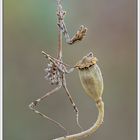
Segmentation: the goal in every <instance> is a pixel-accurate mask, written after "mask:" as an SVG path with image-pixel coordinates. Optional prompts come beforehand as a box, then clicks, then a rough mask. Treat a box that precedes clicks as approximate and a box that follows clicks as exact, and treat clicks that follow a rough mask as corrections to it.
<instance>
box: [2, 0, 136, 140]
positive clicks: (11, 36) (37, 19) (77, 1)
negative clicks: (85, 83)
mask: <svg viewBox="0 0 140 140" xmlns="http://www.w3.org/2000/svg"><path fill="white" fill-rule="evenodd" d="M3 2H4V16H3V17H4V19H3V20H4V23H3V25H4V29H3V31H4V93H3V99H4V100H3V101H4V103H3V104H4V116H3V119H4V124H3V126H4V140H51V139H52V138H56V137H59V136H63V135H65V133H64V131H63V130H61V129H60V128H58V127H57V126H56V125H54V124H52V123H51V122H49V121H48V120H45V119H44V118H41V117H40V116H39V115H36V114H34V113H33V112H32V111H31V110H29V108H28V104H29V103H30V102H32V101H34V100H35V99H37V98H38V97H40V96H42V95H44V94H45V93H46V92H47V91H50V90H51V89H53V88H54V86H51V85H50V84H49V82H48V81H46V80H45V79H44V76H45V72H44V69H45V67H46V66H47V62H48V61H47V60H46V59H45V58H44V56H43V55H42V54H41V51H42V50H44V51H46V52H47V53H49V54H51V55H52V56H56V54H57V44H58V42H57V40H58V39H57V35H58V32H57V31H58V30H57V26H56V1H55V0H53V1H52V0H22V1H20V0H4V1H3ZM63 9H64V10H66V11H67V15H66V17H65V22H66V24H67V28H68V31H69V33H70V35H71V36H72V35H73V34H74V33H75V32H76V31H77V29H78V28H79V26H80V25H81V24H83V25H85V26H87V27H88V32H87V36H86V37H85V39H84V40H83V41H82V42H78V43H76V44H75V45H73V46H69V45H67V44H66V43H65V41H64V39H63V60H64V62H65V63H68V64H69V65H72V66H73V65H74V64H75V63H76V62H77V61H79V60H80V59H81V58H82V57H83V56H84V55H86V54H87V53H88V52H90V51H92V52H93V53H94V55H95V56H96V57H97V58H98V60H99V61H98V65H99V66H100V68H101V71H102V74H103V78H104V93H103V100H104V103H105V119H104V123H103V125H102V126H101V127H100V128H99V129H98V130H97V132H96V133H95V134H94V135H92V136H91V137H89V138H87V140H93V139H95V140H136V124H137V122H136V116H137V115H136V101H137V100H136V96H137V94H136V0H104V1H103V0H102V1H100V0H69V1H68V0H63ZM67 85H68V88H69V90H70V93H71V95H72V97H73V98H74V101H75V103H76V105H77V107H78V108H79V111H80V122H81V125H82V126H83V128H84V129H87V128H89V127H90V126H91V125H93V124H94V122H95V121H96V118H97V115H98V112H97V109H96V106H95V103H94V102H93V101H92V100H91V99H90V98H89V97H87V96H86V95H85V94H84V90H83V88H82V86H81V83H80V80H79V77H78V72H77V70H75V71H74V72H73V73H71V74H69V75H67ZM38 109H39V110H41V111H42V112H44V113H46V114H47V115H49V116H50V117H52V118H53V119H55V120H57V121H59V122H61V123H62V124H63V125H64V126H65V127H66V128H67V129H68V130H69V132H70V133H71V134H72V133H75V132H79V131H80V130H79V129H78V127H77V126H76V118H75V112H74V111H73V108H72V106H71V104H70V102H69V99H68V98H67V95H66V94H65V92H64V90H63V89H61V90H60V91H59V92H57V93H55V94H54V95H52V96H50V97H49V98H48V99H46V100H45V101H44V102H42V103H41V104H40V106H39V107H38Z"/></svg>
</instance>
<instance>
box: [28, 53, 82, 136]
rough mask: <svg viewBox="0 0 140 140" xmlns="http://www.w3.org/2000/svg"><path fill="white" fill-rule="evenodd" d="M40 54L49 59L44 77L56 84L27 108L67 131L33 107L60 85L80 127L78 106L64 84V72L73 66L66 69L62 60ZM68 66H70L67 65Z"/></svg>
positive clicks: (71, 69)
mask: <svg viewBox="0 0 140 140" xmlns="http://www.w3.org/2000/svg"><path fill="white" fill-rule="evenodd" d="M42 54H43V55H44V56H45V57H46V58H47V59H48V60H49V63H48V67H47V68H46V69H45V71H46V76H45V78H46V79H47V80H49V81H50V83H51V84H53V85H56V86H57V87H56V88H55V89H53V90H52V91H50V92H48V93H46V94H45V95H44V96H42V97H40V98H38V99H37V100H35V101H33V102H32V103H31V104H30V105H29V108H30V109H31V110H33V111H34V112H35V113H37V114H39V115H41V116H42V117H44V118H47V119H48V120H50V121H52V122H53V123H55V124H56V125H58V126H59V127H61V128H62V129H63V130H65V131H66V132H67V130H66V129H65V127H64V126H63V125H62V124H60V123H58V122H57V121H55V120H53V119H51V118H50V117H48V116H46V115H45V114H43V113H41V112H39V111H38V110H36V109H35V107H36V106H37V105H38V104H39V103H40V102H41V101H42V100H44V99H46V98H47V97H48V96H49V95H51V94H53V93H55V92H56V91H58V90H59V89H60V88H61V87H63V88H64V90H65V91H66V94H67V96H68V97H69V100H70V102H71V104H72V106H73V108H74V111H75V112H76V120H77V125H78V126H79V128H80V129H82V127H81V125H80V124H79V119H78V117H79V111H78V108H77V107H76V105H75V103H74V101H73V99H72V97H71V95H70V92H69V90H68V88H67V85H66V78H65V74H68V73H70V72H72V71H73V70H74V68H70V69H69V70H67V68H66V66H67V67H68V66H69V65H67V64H64V63H63V62H62V61H60V60H58V59H56V58H54V57H52V56H50V55H49V54H47V53H45V52H44V51H42ZM69 67H70V66H69ZM67 133H68V132H67Z"/></svg>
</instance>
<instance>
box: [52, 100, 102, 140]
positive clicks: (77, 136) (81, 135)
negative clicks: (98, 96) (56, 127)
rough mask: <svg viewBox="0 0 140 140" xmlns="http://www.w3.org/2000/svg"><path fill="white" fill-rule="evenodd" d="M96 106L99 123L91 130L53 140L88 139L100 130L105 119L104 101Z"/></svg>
mask: <svg viewBox="0 0 140 140" xmlns="http://www.w3.org/2000/svg"><path fill="white" fill-rule="evenodd" d="M96 106H97V108H98V111H99V114H98V118H97V121H96V122H95V124H94V125H93V126H92V127H91V128H89V129H87V130H85V131H82V132H81V133H77V134H73V135H68V136H64V137H60V138H56V139H53V140H79V139H83V138H85V137H88V136H90V135H91V134H92V133H94V132H95V131H96V130H97V129H98V127H99V126H100V125H101V124H102V123H103V119H104V103H103V101H102V100H100V101H99V102H98V103H96Z"/></svg>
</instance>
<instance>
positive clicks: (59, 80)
mask: <svg viewBox="0 0 140 140" xmlns="http://www.w3.org/2000/svg"><path fill="white" fill-rule="evenodd" d="M56 1H57V13H56V15H57V26H58V53H57V57H56V58H55V57H52V56H51V55H49V54H47V53H46V52H44V51H42V54H43V55H44V56H45V58H47V59H48V61H49V62H48V64H47V68H46V69H45V71H46V76H45V78H46V79H47V80H49V82H50V83H51V84H53V85H56V87H55V88H54V89H53V90H51V91H50V92H47V93H46V94H45V95H43V96H41V97H40V98H38V99H36V100H35V101H33V102H31V103H30V104H29V108H30V109H31V110H32V111H33V112H35V113H36V114H39V115H40V116H42V117H44V118H46V119H48V120H50V121H51V122H53V123H55V124H56V125H58V126H59V127H60V128H62V129H63V130H64V131H65V132H66V136H64V137H60V138H57V139H55V140H77V139H81V138H84V137H86V136H88V135H90V134H91V133H93V132H94V131H96V129H97V128H98V127H99V126H100V125H101V124H102V122H103V117H104V103H103V101H102V97H101V96H102V92H103V79H102V75H101V72H100V69H99V67H98V66H97V64H96V61H97V59H96V57H94V56H93V53H92V52H90V53H89V54H87V55H86V56H85V57H83V58H82V59H81V60H80V61H79V62H78V63H77V64H76V65H75V66H74V67H71V66H69V65H68V64H65V63H64V62H63V60H62V34H63V35H64V37H65V40H66V43H68V44H69V45H72V44H74V43H76V42H78V41H81V40H82V39H83V38H84V36H85V35H86V33H87V28H86V27H85V26H83V25H81V26H80V28H79V30H78V31H77V32H76V34H75V35H74V36H73V37H72V38H70V36H69V34H68V30H67V28H66V25H65V22H64V17H65V15H66V12H65V11H63V9H62V5H61V0H56ZM74 69H78V70H79V76H80V80H81V83H82V86H83V87H84V89H85V91H86V93H87V95H89V96H90V97H92V99H93V100H95V102H96V105H97V107H98V110H99V116H98V119H97V122H96V123H95V125H94V126H93V128H92V127H91V128H90V129H89V130H86V131H84V130H83V128H82V126H81V125H80V123H79V110H78V108H77V106H76V105H75V103H74V100H73V98H72V96H71V94H70V92H69V90H68V88H67V84H66V78H65V77H66V74H69V73H71V72H73V70H74ZM91 69H93V70H91ZM87 81H88V83H87ZM92 84H93V85H94V86H92ZM60 88H63V89H64V90H65V92H66V94H67V96H68V98H69V100H70V103H71V104H72V106H73V109H74V111H75V113H76V122H77V126H78V127H79V128H80V130H81V132H80V133H77V134H74V135H69V132H68V131H67V130H66V128H65V127H64V126H63V125H62V124H61V123H59V122H57V121H56V120H54V119H52V118H50V117H48V116H47V115H45V114H44V113H42V112H40V111H38V110H37V109H36V106H37V105H39V103H40V102H41V101H42V100H44V99H46V98H47V97H48V96H50V95H52V94H54V93H56V92H57V91H58V90H59V89H60ZM93 88H94V89H93Z"/></svg>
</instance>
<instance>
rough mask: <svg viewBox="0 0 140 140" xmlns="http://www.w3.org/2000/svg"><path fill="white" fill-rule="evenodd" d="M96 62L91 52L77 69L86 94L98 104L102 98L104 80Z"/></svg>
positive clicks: (79, 63) (77, 65)
mask: <svg viewBox="0 0 140 140" xmlns="http://www.w3.org/2000/svg"><path fill="white" fill-rule="evenodd" d="M96 62H97V58H96V57H94V56H93V53H92V52H90V53H89V54H87V55H86V56H84V57H83V58H82V59H81V60H80V61H79V62H78V63H77V64H76V65H75V67H76V68H78V69H79V77H80V81H81V84H82V86H83V88H84V90H85V92H86V93H87V95H88V96H90V97H91V98H92V99H93V100H94V101H95V102H96V103H97V102H98V101H100V100H101V98H102V97H101V96H102V93H103V78H102V74H101V71H100V68H99V67H98V65H97V64H96Z"/></svg>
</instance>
